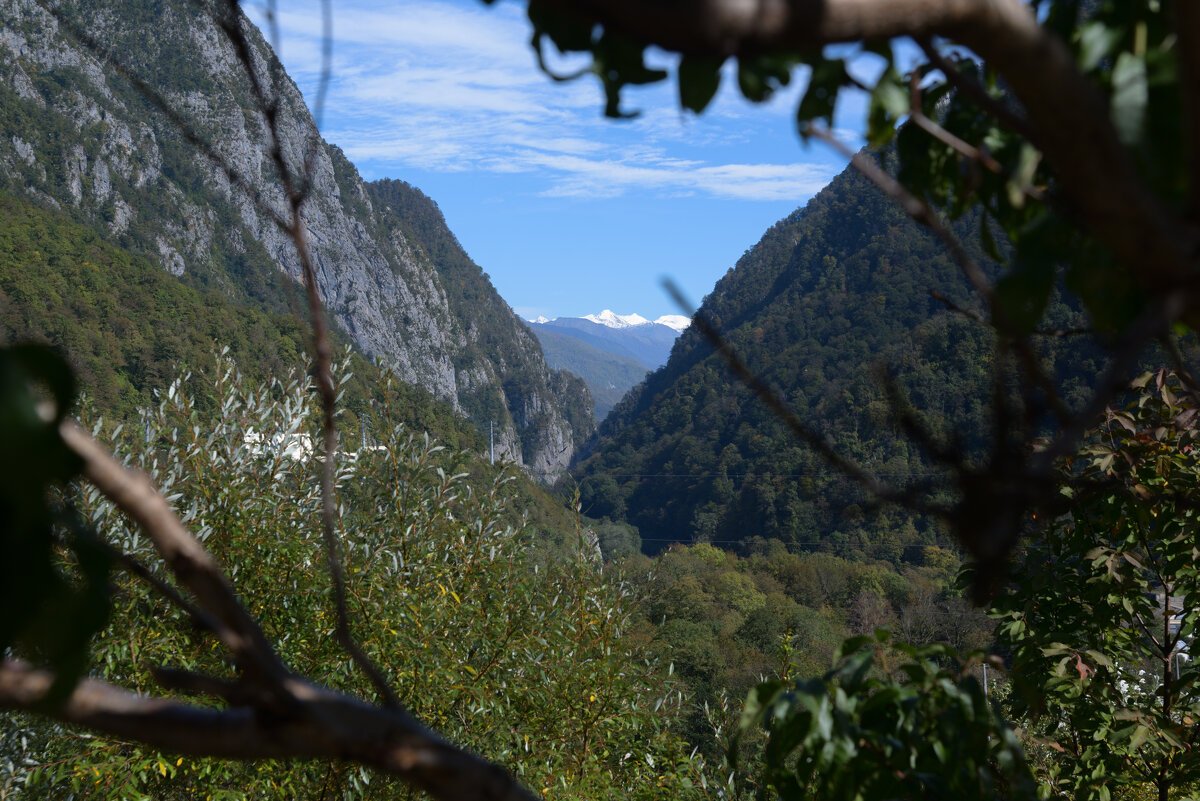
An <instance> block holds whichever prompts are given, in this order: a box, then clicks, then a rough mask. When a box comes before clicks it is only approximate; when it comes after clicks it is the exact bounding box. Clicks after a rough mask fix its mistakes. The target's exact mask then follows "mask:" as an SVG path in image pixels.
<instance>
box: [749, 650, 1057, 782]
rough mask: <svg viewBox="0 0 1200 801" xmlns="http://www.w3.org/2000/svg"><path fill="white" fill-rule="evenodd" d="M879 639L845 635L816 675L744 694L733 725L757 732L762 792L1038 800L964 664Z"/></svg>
mask: <svg viewBox="0 0 1200 801" xmlns="http://www.w3.org/2000/svg"><path fill="white" fill-rule="evenodd" d="M889 645H890V643H889V637H888V635H887V633H886V632H883V631H880V632H877V633H876V634H875V635H874V636H870V637H857V638H854V639H851V640H847V641H846V642H845V643H843V644H842V645H841V646H840V647H839V648H838V651H837V653H836V655H835V661H834V667H833V669H832V670H830V671H829V672H828V673H826V674H825V675H824V676H822V677H820V678H815V679H809V680H801V681H795V682H790V681H782V680H776V681H768V682H764V683H762V684H760V685H758V686H757V687H756V688H755V689H754V690H753V691H752V692H751V693H750V696H749V698H748V700H747V701H746V709H745V712H744V714H743V717H742V724H741V731H742V733H743V735H745V734H749V733H753V732H754V731H755V730H756V729H757V728H759V727H761V728H762V729H764V730H765V732H766V744H765V746H764V748H763V753H762V766H763V767H762V772H761V774H760V777H761V778H760V779H759V789H760V797H768V798H776V797H777V798H780V799H785V801H792V800H793V799H797V800H798V799H804V798H820V799H830V801H861V799H868V798H924V799H944V800H945V801H951V800H952V799H954V800H957V799H979V801H998V800H999V799H1012V800H1013V801H1033V800H1034V799H1035V798H1037V792H1036V789H1035V784H1034V781H1033V776H1032V775H1031V773H1030V771H1029V768H1028V766H1027V764H1026V762H1025V756H1024V753H1023V751H1022V748H1021V743H1020V741H1019V740H1018V738H1017V736H1016V734H1015V733H1014V732H1013V730H1012V729H1011V728H1010V727H1009V726H1008V725H1007V724H1006V723H1005V722H1004V720H1003V718H1001V717H1000V715H999V713H998V711H997V710H996V709H995V708H994V707H993V706H992V705H991V704H990V703H989V702H988V699H987V697H986V695H985V693H984V691H983V687H982V685H981V684H980V683H979V680H978V679H977V678H976V676H975V671H974V670H973V669H972V668H973V666H972V663H971V660H970V659H967V660H964V659H963V658H962V657H960V656H959V654H958V653H957V652H956V651H955V650H954V649H952V648H950V647H948V646H944V645H928V646H925V647H923V648H914V647H912V646H909V645H896V646H895V647H894V649H892V648H889ZM889 650H892V651H893V653H891V654H889V653H888V651H889ZM889 658H890V659H892V660H895V661H896V662H897V663H898V664H897V666H896V667H895V668H889V667H888V661H889ZM975 658H976V659H977V658H978V655H976V657H975Z"/></svg>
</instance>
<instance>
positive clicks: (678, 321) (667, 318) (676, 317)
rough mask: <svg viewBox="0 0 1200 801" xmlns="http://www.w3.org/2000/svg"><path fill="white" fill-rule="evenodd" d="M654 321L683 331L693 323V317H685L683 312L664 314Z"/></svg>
mask: <svg viewBox="0 0 1200 801" xmlns="http://www.w3.org/2000/svg"><path fill="white" fill-rule="evenodd" d="M654 322H656V323H658V324H659V325H665V326H666V327H667V328H673V329H675V330H676V331H678V332H680V333H683V330H684V329H685V328H687V327H688V326H689V325H691V324H692V318H691V317H685V316H684V315H682V314H664V315H663V316H662V317H659V318H658V319H657V320H655V321H654Z"/></svg>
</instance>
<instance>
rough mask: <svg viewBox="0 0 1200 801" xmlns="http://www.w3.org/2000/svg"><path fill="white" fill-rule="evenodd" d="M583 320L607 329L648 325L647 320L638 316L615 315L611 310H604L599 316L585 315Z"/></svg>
mask: <svg viewBox="0 0 1200 801" xmlns="http://www.w3.org/2000/svg"><path fill="white" fill-rule="evenodd" d="M583 319H584V320H590V321H591V322H593V323H598V324H600V325H604V326H608V327H609V328H632V327H633V326H635V325H648V324H649V323H650V321H649V320H647V319H646V318H645V317H643V316H642V315H640V314H617V313H616V312H614V311H612V310H611V309H605V310H604V311H602V312H600V313H599V314H585V315H584V316H583Z"/></svg>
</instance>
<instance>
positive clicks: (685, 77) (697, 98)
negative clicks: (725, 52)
mask: <svg viewBox="0 0 1200 801" xmlns="http://www.w3.org/2000/svg"><path fill="white" fill-rule="evenodd" d="M721 64H722V61H721V60H719V59H715V58H707V57H705V56H684V57H683V59H682V60H680V62H679V102H680V103H681V104H682V105H683V107H684V108H686V109H689V110H691V111H694V112H695V113H697V114H699V113H700V112H702V111H704V109H705V107H706V106H707V105H708V104H709V102H710V101H711V100H712V99H713V96H714V95H716V93H717V88H718V87H719V86H720V85H721Z"/></svg>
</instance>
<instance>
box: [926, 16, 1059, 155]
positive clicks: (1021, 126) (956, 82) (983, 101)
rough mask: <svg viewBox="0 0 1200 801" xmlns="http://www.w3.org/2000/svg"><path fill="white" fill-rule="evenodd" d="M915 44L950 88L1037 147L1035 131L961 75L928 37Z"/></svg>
mask: <svg viewBox="0 0 1200 801" xmlns="http://www.w3.org/2000/svg"><path fill="white" fill-rule="evenodd" d="M917 44H919V45H920V46H921V49H922V50H923V51H924V52H925V57H926V58H928V59H929V63H930V64H932V65H933V66H935V67H937V68H938V69H939V70H941V72H942V74H943V75H945V76H946V80H947V81H949V82H950V85H951V86H953V87H954V88H955V89H957V90H958V91H960V92H962V93H963V94H964V95H966V96H967V97H969V98H971V101H972V102H973V103H975V105H977V106H979V107H980V108H981V109H983V110H984V111H985V112H987V113H988V114H990V115H992V116H993V117H995V118H996V119H997V120H998V121H999V122H1000V124H1001V125H1003V126H1004V127H1006V128H1008V129H1009V130H1010V131H1012V132H1013V133H1015V134H1017V135H1018V136H1020V137H1022V138H1023V139H1025V140H1027V141H1028V142H1030V143H1031V144H1033V145H1034V146H1035V147H1036V146H1037V142H1038V136H1037V131H1035V130H1034V128H1033V126H1032V125H1030V124H1029V121H1028V120H1026V119H1025V118H1023V117H1019V116H1017V114H1016V113H1015V112H1014V111H1013V110H1012V109H1010V108H1009V107H1008V106H1006V105H1004V103H1002V102H1000V101H999V100H997V99H996V98H994V97H992V96H991V95H990V94H988V93H987V90H985V89H984V88H983V87H982V86H980V85H979V83H978V82H976V81H973V80H971V79H970V78H968V77H967V76H966V75H963V73H962V70H960V69H959V68H958V67H957V66H955V65H954V63H953V62H952V61H950V59H948V58H946V57H945V56H943V55H942V54H941V53H940V52H938V49H937V48H936V47H934V46H933V42H931V41H930V40H929V37H927V36H922V37H918V38H917Z"/></svg>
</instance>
